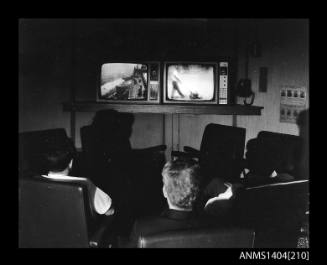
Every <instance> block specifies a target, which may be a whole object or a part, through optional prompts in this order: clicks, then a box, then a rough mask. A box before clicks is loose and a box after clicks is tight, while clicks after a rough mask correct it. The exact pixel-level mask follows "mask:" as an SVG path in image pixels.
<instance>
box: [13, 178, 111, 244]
mask: <svg viewBox="0 0 327 265" xmlns="http://www.w3.org/2000/svg"><path fill="white" fill-rule="evenodd" d="M84 190H86V188H85V187H84V186H83V185H82V184H72V183H62V182H60V183H58V182H55V181H47V180H43V179H42V180H41V179H20V180H19V247H23V248H26V247H27V248H34V247H36V248H49V247H51V248H67V247H68V248H73V247H77V248H84V247H97V246H100V244H101V241H100V239H101V237H102V235H103V233H104V231H105V230H106V228H107V227H106V226H107V225H108V224H109V223H110V222H111V220H109V218H108V219H106V220H105V222H103V223H102V224H101V225H100V226H99V225H98V226H96V227H95V223H92V222H91V219H90V213H89V209H90V208H89V206H90V205H89V200H88V194H87V192H84ZM106 218H107V217H106ZM111 218H112V217H111Z"/></svg>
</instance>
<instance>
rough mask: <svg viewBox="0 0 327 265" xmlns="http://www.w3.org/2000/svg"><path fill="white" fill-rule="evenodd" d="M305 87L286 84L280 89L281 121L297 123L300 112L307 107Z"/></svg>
mask: <svg viewBox="0 0 327 265" xmlns="http://www.w3.org/2000/svg"><path fill="white" fill-rule="evenodd" d="M306 102H307V90H306V88H305V87H295V86H284V87H282V88H281V90H280V122H287V123H296V120H297V117H298V115H299V113H300V112H301V111H303V110H305V109H306Z"/></svg>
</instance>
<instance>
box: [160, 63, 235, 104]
mask: <svg viewBox="0 0 327 265" xmlns="http://www.w3.org/2000/svg"><path fill="white" fill-rule="evenodd" d="M228 66H229V63H228V61H219V62H195V61H194V62H181V61H179V62H165V63H164V66H163V68H164V74H163V76H164V78H163V103H167V104H228V103H229V97H230V95H229V94H230V93H229V87H228V85H229V72H228Z"/></svg>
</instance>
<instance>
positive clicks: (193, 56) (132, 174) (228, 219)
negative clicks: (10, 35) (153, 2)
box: [18, 18, 310, 248]
mask: <svg viewBox="0 0 327 265" xmlns="http://www.w3.org/2000/svg"><path fill="white" fill-rule="evenodd" d="M18 23H19V32H18V33H19V43H18V52H19V131H18V134H19V170H18V172H19V177H18V178H19V195H18V196H19V227H18V231H19V244H18V245H19V247H20V248H34V247H37V248H40V247H41V248H43V247H50V248H62V247H68V248H76V247H77V248H84V247H91V248H98V247H100V248H200V247H204V248H309V179H310V178H309V127H308V126H309V94H310V93H309V19H287V18H283V19H281V18H278V19H272V18H270V19H250V18H249V19H246V18H242V19H241V18H240V19H236V18H230V19H227V18H225V19H213V18H211V19H209V18H187V19H186V18H184V19H177V18H176V19H172V18H169V19H168V18H160V19H159V18H157V19H155V18H152V19H149V18H142V19H141V18H139V19H136V18H134V19H131V18H129V19H128V18H124V19H123V18H122V19H117V18H115V19H32V18H29V19H27V18H26V19H23V18H22V19H19V21H18ZM118 64H119V66H117V65H118ZM128 64H129V65H128ZM121 65H123V66H121ZM127 66H128V67H129V66H131V67H134V70H133V76H132V77H126V76H127V74H125V73H124V74H121V72H119V73H118V74H117V73H116V72H115V73H114V71H118V70H119V69H120V68H119V67H127ZM141 66H142V67H141ZM115 67H116V68H115ZM192 67H193V68H192ZM117 69H118V70H117ZM124 69H125V68H124ZM126 69H127V68H126ZM153 69H155V70H153ZM174 69H175V70H174ZM180 69H182V70H180ZM194 69H195V70H194ZM199 69H200V70H199ZM152 70H153V71H152ZM173 70H174V71H175V72H173ZM105 71H107V72H105ZM124 71H127V70H124ZM176 71H177V74H178V75H179V79H181V80H182V81H181V80H179V79H178V77H176V75H174V74H175V73H176ZM210 71H211V72H210ZM194 73H195V74H194ZM209 74H211V75H210V78H211V79H210V78H208V79H206V78H205V77H206V76H207V75H209ZM135 76H136V77H135ZM137 76H141V77H143V79H142V78H137ZM212 77H213V78H212ZM174 78H177V81H174V80H175V79H174ZM188 78H189V79H188ZM108 80H109V81H108ZM112 80H115V81H112ZM189 80H191V81H189ZM141 81H142V82H143V87H142V85H139V84H137V82H139V83H141ZM114 82H117V83H118V82H120V85H117V86H115V87H114V88H111V86H112V84H113V83H114ZM133 82H134V83H133ZM187 82H189V83H187ZM178 84H179V86H178ZM185 84H187V85H185ZM123 85H126V87H128V89H127V90H126V88H125V87H124V86H123ZM136 87H137V89H139V90H137V91H138V92H137V91H136V90H135V89H136ZM189 87H191V88H190V89H189ZM202 87H205V88H204V89H203V90H201V89H202ZM208 87H210V89H211V90H210V92H208ZM142 88H143V89H144V90H142V91H141V89H142ZM150 88H151V90H150ZM105 89H107V90H108V91H110V93H111V94H110V93H109V92H108V94H105V96H103V94H101V93H103V91H107V90H105ZM111 89H112V90H111ZM124 89H125V90H124ZM152 89H153V90H152ZM156 89H157V90H156ZM187 89H189V90H187ZM135 91H136V92H137V93H138V94H137V93H136V92H135ZM151 91H155V92H154V93H156V94H151V93H152V92H151ZM171 91H173V92H171ZM125 92H126V93H125ZM141 92H142V93H143V94H141ZM174 93H175V94H174ZM186 93H189V94H186ZM206 93H208V94H206ZM210 93H212V94H210ZM224 93H225V94H224ZM209 94H210V95H213V96H212V97H211V98H210V99H208V100H205V97H207V95H209ZM153 95H154V96H153ZM110 97H111V98H110ZM124 97H125V98H124ZM127 97H128V98H127ZM151 97H153V98H151ZM60 148H62V149H60ZM65 148H66V149H65ZM64 149H65V150H67V151H66V153H65V152H63V153H62V154H63V155H67V154H68V153H69V155H70V154H71V160H69V161H68V160H67V167H62V169H61V170H57V168H55V167H54V166H53V167H51V166H52V165H53V163H54V162H53V161H54V160H53V159H54V158H53V157H50V153H51V152H52V153H51V155H58V153H60V152H62V151H63V150H64ZM51 159H52V160H51ZM58 159H59V158H58ZM68 162H71V163H70V164H69V166H68ZM188 167H189V168H188ZM66 169H67V170H68V169H69V174H68V173H67V175H66V176H71V177H72V178H75V180H76V181H75V180H74V181H73V182H72V183H70V181H69V180H68V178H67V179H66V180H62V179H61V180H59V177H58V179H56V178H55V177H51V176H52V175H53V176H54V175H56V174H52V173H56V172H57V173H58V172H59V171H60V172H61V173H60V174H61V175H62V174H63V172H66V171H65V170H66ZM198 169H199V172H200V173H199V176H201V178H200V177H199V180H201V181H199V183H198V182H196V181H195V180H194V179H193V177H194V176H195V174H197V172H198V171H197V170H198ZM178 170H181V172H183V174H182V173H181V174H179V175H178V174H177V173H176V172H177V171H178ZM67 172H68V171H67ZM185 172H188V173H189V174H190V176H191V177H192V179H191V180H189V181H190V182H187V181H186V180H182V179H177V178H182V176H184V173H185ZM190 172H191V173H190ZM176 174H177V175H178V177H177V175H176ZM185 174H186V173H185ZM193 175H194V176H193ZM79 178H80V179H79ZM58 180H59V181H58ZM183 181H184V182H183ZM185 181H186V182H185ZM174 185H175V186H174ZM189 185H194V187H193V188H192V187H191V186H189ZM177 186H178V187H177ZM195 186H196V187H195ZM174 187H175V188H176V189H178V190H179V191H180V192H182V191H181V190H183V192H185V193H186V192H193V193H194V194H195V190H196V194H197V195H196V196H197V197H196V199H194V204H193V201H192V210H189V209H186V210H185V209H184V210H183V209H181V208H183V207H182V206H180V205H179V204H176V203H175V204H174V203H173V200H174V198H175V199H176V196H177V195H176V196H175V197H174V196H173V195H171V194H170V193H169V192H172V189H173V188H174ZM197 188H198V190H197ZM176 192H177V191H176ZM229 192H230V193H231V195H230V196H229V195H228V194H229ZM193 193H192V195H189V196H187V195H185V196H186V197H184V199H183V202H185V201H186V200H187V199H190V198H191V197H192V196H195V195H194V194H193ZM97 196H99V198H100V199H99V201H98V202H97V198H98V197H97ZM190 196H191V197H190ZM228 196H229V197H228ZM177 197H178V196H177ZM88 202H90V203H91V204H92V202H94V205H95V206H90V205H89V204H88ZM97 203H98V204H97ZM106 203H107V204H106ZM108 203H109V204H110V206H108ZM102 204H104V205H106V206H103V205H102ZM99 205H100V206H99ZM178 205H179V206H178ZM107 206H108V207H107ZM92 207H94V209H95V211H96V213H94V212H93V210H94V209H93V208H92ZM97 207H98V208H97ZM102 207H107V208H106V209H105V210H103V208H102ZM167 207H168V208H169V209H168V213H167ZM92 209H93V210H92ZM99 209H100V210H99ZM100 212H101V213H100ZM104 212H105V213H104ZM189 212H190V213H192V214H193V213H195V215H196V217H197V218H198V217H199V218H200V219H201V224H203V223H205V224H206V225H204V227H202V225H201V227H198V222H197V221H196V222H193V219H192V221H189V219H187V220H188V221H187V222H184V221H185V220H184V219H183V222H182V221H181V219H180V218H182V217H181V216H182V214H183V218H184V217H185V216H186V214H188V213H189ZM179 214H181V216H179ZM100 215H101V216H100ZM184 215H185V216H184ZM93 216H96V218H93ZM98 216H100V217H99V218H98ZM158 216H160V218H161V219H160V218H159V217H158ZM167 216H168V217H167ZM172 216H173V217H172ZM151 218H152V219H151ZM164 218H166V219H164ZM185 218H189V217H185ZM192 218H193V217H192ZM202 218H203V220H204V219H205V221H203V222H202ZM167 220H168V221H167ZM151 221H152V222H153V223H151ZM164 221H165V222H164ZM156 225H157V226H158V227H161V228H162V227H163V226H165V225H167V227H168V228H167V229H159V230H157V231H155V229H154V228H153V227H155V226H156ZM49 227H51V229H50V228H49ZM169 227H170V228H169ZM140 231H141V232H140ZM151 231H153V232H151ZM138 233H139V234H138Z"/></svg>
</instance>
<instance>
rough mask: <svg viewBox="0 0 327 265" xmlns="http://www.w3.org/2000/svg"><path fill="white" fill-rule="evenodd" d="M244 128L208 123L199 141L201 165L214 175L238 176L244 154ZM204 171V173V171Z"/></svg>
mask: <svg viewBox="0 0 327 265" xmlns="http://www.w3.org/2000/svg"><path fill="white" fill-rule="evenodd" d="M245 133H246V130H245V128H241V127H234V126H227V125H221V124H214V123H210V124H208V125H207V126H206V128H205V130H204V133H203V137H202V142H201V148H200V151H201V158H200V163H201V167H202V168H203V170H204V171H205V172H207V173H208V174H210V175H214V176H215V177H221V178H225V179H228V180H231V179H234V178H239V175H240V173H241V171H242V166H241V161H242V159H243V155H244V146H245ZM205 172H204V173H205Z"/></svg>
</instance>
